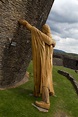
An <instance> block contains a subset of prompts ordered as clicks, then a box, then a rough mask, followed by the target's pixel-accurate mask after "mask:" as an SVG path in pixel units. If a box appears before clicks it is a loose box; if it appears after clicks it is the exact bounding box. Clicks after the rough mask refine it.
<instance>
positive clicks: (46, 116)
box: [0, 62, 78, 117]
mask: <svg viewBox="0 0 78 117" xmlns="http://www.w3.org/2000/svg"><path fill="white" fill-rule="evenodd" d="M58 69H62V70H63V69H65V70H67V71H68V72H70V73H72V75H75V72H72V70H71V69H66V68H63V67H57V66H54V69H53V81H54V89H55V94H56V97H50V102H51V108H50V110H49V112H48V113H42V112H39V111H38V110H37V109H36V108H34V107H33V106H32V103H33V102H34V101H35V100H41V98H35V97H33V96H32V95H30V94H32V93H33V87H34V84H33V73H32V70H33V69H32V62H31V63H30V65H29V67H28V71H29V72H30V79H29V82H27V83H26V84H24V85H22V86H19V87H18V88H15V89H8V90H4V91H0V117H62V116H63V114H64V115H65V114H66V115H67V116H68V117H78V97H77V94H76V92H75V90H74V88H73V86H72V84H71V83H70V81H69V80H67V79H66V78H65V77H64V76H62V75H60V74H58V72H57V70H58ZM75 77H76V76H75ZM60 113H61V114H62V115H60Z"/></svg>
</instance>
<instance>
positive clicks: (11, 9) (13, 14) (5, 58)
mask: <svg viewBox="0 0 78 117" xmlns="http://www.w3.org/2000/svg"><path fill="white" fill-rule="evenodd" d="M53 2H54V0H0V13H1V15H0V87H3V88H5V87H8V86H11V85H14V84H15V83H16V82H19V81H21V80H22V79H23V77H24V75H25V73H26V69H27V67H28V65H29V62H30V60H31V38H30V32H29V31H28V30H26V28H24V27H22V26H21V27H20V26H19V25H18V20H19V19H26V20H27V21H28V22H29V23H30V24H32V25H34V26H36V27H37V28H39V29H41V26H42V25H43V24H44V23H45V22H46V19H47V17H48V14H49V12H50V9H51V7H52V5H53Z"/></svg>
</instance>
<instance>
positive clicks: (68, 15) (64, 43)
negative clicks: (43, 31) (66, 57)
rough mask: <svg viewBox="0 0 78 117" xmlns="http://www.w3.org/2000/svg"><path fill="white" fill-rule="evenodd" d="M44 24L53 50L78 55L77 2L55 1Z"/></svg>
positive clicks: (76, 0) (73, 0)
mask: <svg viewBox="0 0 78 117" xmlns="http://www.w3.org/2000/svg"><path fill="white" fill-rule="evenodd" d="M46 23H47V24H49V26H50V28H51V33H52V37H53V39H55V41H56V47H55V49H59V50H63V51H65V52H68V53H76V54H78V0H55V2H54V4H53V7H52V9H51V11H50V14H49V16H48V20H47V22H46Z"/></svg>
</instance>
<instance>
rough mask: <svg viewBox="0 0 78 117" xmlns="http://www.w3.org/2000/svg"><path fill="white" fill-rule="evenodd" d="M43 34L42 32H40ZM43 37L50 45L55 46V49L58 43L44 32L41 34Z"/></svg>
mask: <svg viewBox="0 0 78 117" xmlns="http://www.w3.org/2000/svg"><path fill="white" fill-rule="evenodd" d="M40 32H41V31H40ZM41 35H42V36H43V38H42V40H43V41H44V42H45V43H46V44H48V45H53V47H55V45H56V42H55V40H54V39H52V37H49V36H48V35H46V34H44V33H43V32H41Z"/></svg>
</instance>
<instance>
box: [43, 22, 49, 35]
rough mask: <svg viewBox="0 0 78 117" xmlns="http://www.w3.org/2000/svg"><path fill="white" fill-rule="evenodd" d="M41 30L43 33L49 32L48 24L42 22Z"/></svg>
mask: <svg viewBox="0 0 78 117" xmlns="http://www.w3.org/2000/svg"><path fill="white" fill-rule="evenodd" d="M42 32H43V33H45V34H48V33H51V32H50V27H49V25H47V24H44V25H43V27H42Z"/></svg>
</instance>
